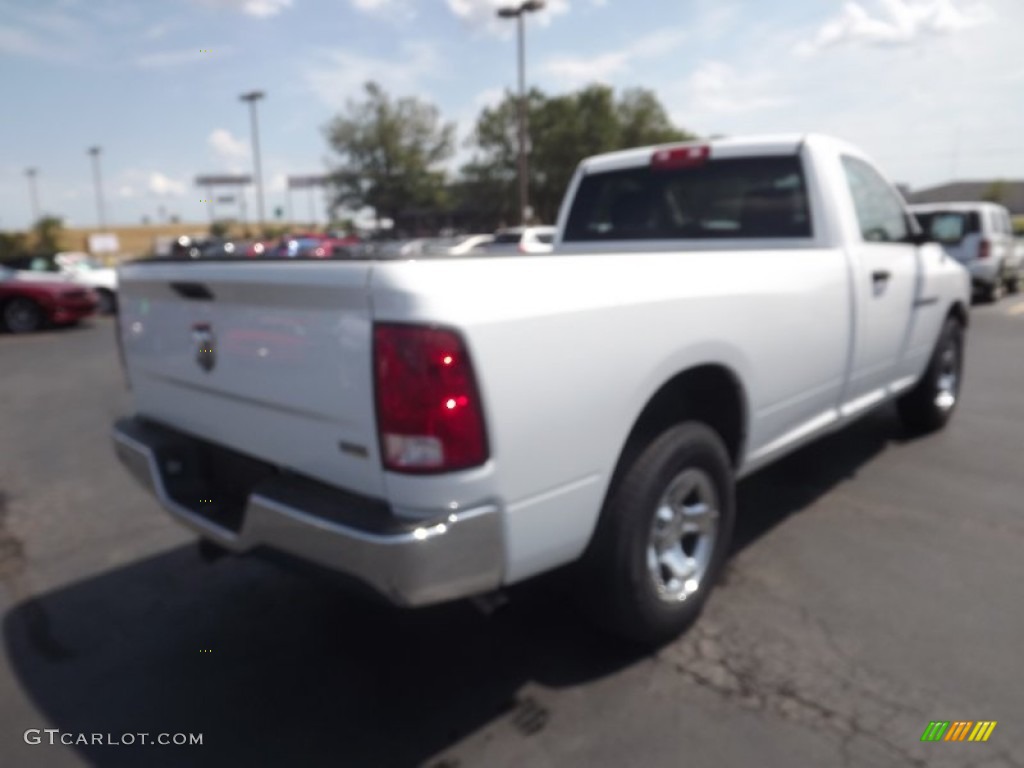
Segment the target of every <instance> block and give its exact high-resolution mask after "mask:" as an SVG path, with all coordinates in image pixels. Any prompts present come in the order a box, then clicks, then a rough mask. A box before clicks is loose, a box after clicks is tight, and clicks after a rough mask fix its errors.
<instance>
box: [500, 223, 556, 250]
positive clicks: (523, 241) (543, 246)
mask: <svg viewBox="0 0 1024 768" xmlns="http://www.w3.org/2000/svg"><path fill="white" fill-rule="evenodd" d="M557 231H558V230H557V228H555V227H546V226H545V227H507V228H505V229H499V230H498V231H497V232H495V233H494V239H493V240H492V241H491V242H490V243H488V244H487V245H485V246H484V250H485V251H486V252H487V253H498V254H501V253H517V252H518V253H550V252H551V249H552V245H553V243H554V242H555V234H556V233H557Z"/></svg>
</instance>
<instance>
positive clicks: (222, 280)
mask: <svg viewBox="0 0 1024 768" xmlns="http://www.w3.org/2000/svg"><path fill="white" fill-rule="evenodd" d="M371 269H372V265H371V264H370V263H367V262H361V263H359V262H357V263H351V262H350V263H338V262H330V263H315V262H314V263H306V262H303V263H279V262H278V263H246V262H216V263H205V264H204V263H184V264H183V263H181V262H176V263H173V262H150V263H145V262H143V263H135V264H129V265H126V266H124V267H122V268H121V270H120V279H121V289H120V320H119V325H120V333H121V336H122V341H123V344H124V353H125V360H126V365H127V369H128V375H129V378H130V380H131V387H132V394H133V395H134V398H135V405H136V410H137V412H138V414H139V415H140V416H144V417H148V418H151V419H153V420H155V421H158V422H162V423H164V424H166V425H168V426H170V427H173V428H176V429H179V430H181V431H183V432H187V433H190V434H192V435H195V436H196V437H200V438H203V439H206V440H209V441H211V442H213V443H216V444H219V445H224V446H227V447H229V448H233V449H234V450H236V451H239V452H241V453H245V454H248V455H250V456H253V457H255V458H258V459H262V460H264V461H267V462H271V463H273V464H275V465H277V466H279V467H281V468H284V469H287V470H291V471H294V472H297V473H300V474H304V475H307V476H309V477H312V478H315V479H319V480H322V481H324V482H327V483H330V484H332V485H336V486H340V487H342V488H347V489H349V490H352V491H355V492H357V493H362V494H366V495H369V496H378V497H379V496H382V495H383V473H382V471H381V466H380V461H379V458H378V450H377V438H376V433H375V426H374V415H373V414H374V399H373V382H372V369H371V338H372V329H371V308H370V297H369V291H368V289H367V283H368V280H369V275H370V270H371Z"/></svg>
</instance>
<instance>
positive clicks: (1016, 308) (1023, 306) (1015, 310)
mask: <svg viewBox="0 0 1024 768" xmlns="http://www.w3.org/2000/svg"><path fill="white" fill-rule="evenodd" d="M1006 314H1008V315H1024V301H1022V302H1021V303H1020V304H1014V305H1013V306H1012V307H1010V308H1009V309H1008V310H1006Z"/></svg>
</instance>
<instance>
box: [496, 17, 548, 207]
mask: <svg viewBox="0 0 1024 768" xmlns="http://www.w3.org/2000/svg"><path fill="white" fill-rule="evenodd" d="M543 7H544V0H525V1H524V2H521V3H519V5H506V6H502V7H501V8H499V9H498V16H500V17H501V18H503V19H515V20H516V25H517V33H518V37H519V106H518V109H517V115H518V119H517V122H518V124H519V126H518V133H519V220H520V223H522V224H526V222H527V220H528V219H529V213H530V200H529V191H528V179H529V165H528V161H527V158H526V136H527V130H528V129H527V125H526V120H527V117H526V64H525V59H526V25H525V24H524V23H523V20H524V17H525V16H526V14H527V13H530V12H532V11H539V10H541V9H542V8H543Z"/></svg>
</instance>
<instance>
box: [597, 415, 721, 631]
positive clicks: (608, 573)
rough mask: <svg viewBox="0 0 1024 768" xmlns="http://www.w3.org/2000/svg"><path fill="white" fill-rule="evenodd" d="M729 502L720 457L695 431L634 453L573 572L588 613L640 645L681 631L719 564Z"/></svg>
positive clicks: (680, 430)
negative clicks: (576, 573)
mask: <svg viewBox="0 0 1024 768" xmlns="http://www.w3.org/2000/svg"><path fill="white" fill-rule="evenodd" d="M734 495H735V494H734V488H733V477H732V466H731V463H730V461H729V455H728V452H727V451H726V448H725V445H724V444H723V443H722V440H721V438H720V437H719V436H718V435H717V434H716V433H715V432H714V431H713V430H711V429H710V428H709V427H707V426H705V425H704V424H700V423H697V422H685V423H682V424H678V425H676V426H673V427H671V428H669V429H668V430H666V431H665V432H663V433H662V434H660V435H659V436H658V437H656V438H655V439H653V440H652V441H651V442H650V443H648V444H647V445H646V446H645V447H643V448H642V449H641V450H639V452H638V453H636V454H635V456H634V458H633V459H632V460H630V463H629V465H628V467H627V468H626V469H625V471H624V472H623V473H622V474H621V476H620V477H619V479H618V480H617V481H615V484H614V486H613V487H612V488H611V489H610V491H609V495H608V498H607V500H606V502H605V507H604V509H603V510H602V513H601V519H600V521H599V523H598V528H597V531H596V532H595V534H594V540H593V541H592V542H591V546H590V547H589V549H588V551H587V553H586V554H585V555H584V557H583V560H582V561H581V562H580V564H579V566H578V573H579V576H580V579H579V582H578V586H579V588H580V598H581V601H582V603H583V605H584V607H585V608H586V609H587V610H588V612H589V613H590V614H591V616H592V617H593V618H594V619H595V620H596V621H597V622H598V623H599V624H601V625H602V626H604V627H605V628H606V629H608V630H610V631H611V632H613V633H615V634H617V635H620V636H622V637H625V638H627V639H629V640H632V641H635V642H639V643H641V644H643V645H657V644H660V643H663V642H666V641H668V640H671V639H672V638H673V637H675V636H677V635H678V634H679V633H680V632H682V631H683V630H684V629H686V628H687V627H688V626H689V625H690V624H691V623H692V622H693V621H694V620H695V619H696V618H697V616H698V615H699V613H700V610H701V608H702V607H703V604H704V601H705V600H706V599H707V597H708V594H709V593H710V591H711V589H712V587H713V586H714V584H715V581H716V580H717V579H718V576H719V574H720V572H721V570H722V566H723V565H724V562H725V558H726V555H727V553H728V551H729V543H730V538H731V536H732V527H733V520H734V517H735V501H734Z"/></svg>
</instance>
